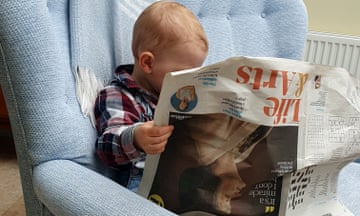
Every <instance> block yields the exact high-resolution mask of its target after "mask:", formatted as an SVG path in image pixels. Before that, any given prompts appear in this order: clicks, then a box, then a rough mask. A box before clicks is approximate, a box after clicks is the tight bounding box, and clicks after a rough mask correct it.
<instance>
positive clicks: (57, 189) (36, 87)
mask: <svg viewBox="0 0 360 216" xmlns="http://www.w3.org/2000/svg"><path fill="white" fill-rule="evenodd" d="M150 2H152V1H151V0H137V1H121V0H107V1H98V0H81V1H76V0H21V1H20V0H16V1H14V0H3V1H1V4H0V53H1V58H0V81H1V87H2V90H3V92H4V96H5V100H6V104H7V108H8V110H9V116H10V120H11V126H12V131H13V135H14V140H15V145H16V151H17V156H18V163H19V167H20V173H21V179H22V187H23V192H24V199H25V205H26V212H27V215H31V216H33V215H127V216H128V215H136V216H138V215H172V213H170V212H168V211H167V210H165V209H163V208H160V207H158V206H156V205H155V204H153V203H151V202H149V201H147V200H146V199H144V198H142V197H140V196H138V195H136V194H134V193H132V192H129V191H128V190H127V189H125V188H123V187H121V186H120V185H119V184H117V183H116V182H114V181H112V180H111V178H112V177H113V175H114V172H113V171H112V170H110V169H107V168H106V167H103V166H102V165H101V163H99V162H98V161H97V159H96V157H95V156H94V149H93V147H94V142H95V139H96V131H95V129H94V128H93V126H92V124H91V121H90V120H89V118H88V117H86V116H84V114H83V112H82V110H81V106H80V105H79V103H78V99H77V93H76V79H75V74H76V71H77V70H78V69H79V68H86V69H89V70H90V71H92V73H93V74H95V76H96V77H97V79H99V80H104V81H105V80H109V79H110V77H111V74H112V71H113V69H114V68H115V66H116V65H118V64H120V63H131V62H132V55H131V48H130V41H131V32H132V25H133V23H134V21H135V19H136V17H137V15H138V14H139V13H140V12H141V10H142V9H143V8H144V7H145V6H146V5H148V4H149V3H150ZM179 2H181V3H183V4H184V5H186V6H188V7H189V8H190V9H191V10H193V11H194V13H195V14H197V15H198V16H199V18H200V21H201V22H202V24H203V25H204V28H205V31H206V33H207V35H208V38H209V41H210V50H209V57H208V58H207V60H206V64H208V63H214V62H216V61H220V60H223V59H225V58H227V57H230V56H234V55H248V56H274V57H283V58H291V59H301V57H302V52H303V48H304V42H305V37H306V31H307V14H306V9H305V6H304V4H303V1H302V0H276V1H266V0H256V1H247V0H237V1H233V0H232V1H230V0H228V1H221V2H219V1H217V0H206V1H205V0H201V1H200V0H196V1H195V0H180V1H179ZM115 174H116V173H115ZM357 179H360V178H357Z"/></svg>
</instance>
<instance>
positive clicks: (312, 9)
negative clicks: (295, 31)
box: [304, 0, 360, 37]
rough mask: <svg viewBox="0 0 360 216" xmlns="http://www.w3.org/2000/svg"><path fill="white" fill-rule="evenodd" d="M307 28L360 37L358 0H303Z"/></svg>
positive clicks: (359, 4)
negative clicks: (306, 14) (307, 18)
mask: <svg viewBox="0 0 360 216" xmlns="http://www.w3.org/2000/svg"><path fill="white" fill-rule="evenodd" d="M304 3H305V5H306V8H307V10H308V16H309V30H310V31H320V32H331V33H339V34H346V35H353V36H358V37H360V0H304Z"/></svg>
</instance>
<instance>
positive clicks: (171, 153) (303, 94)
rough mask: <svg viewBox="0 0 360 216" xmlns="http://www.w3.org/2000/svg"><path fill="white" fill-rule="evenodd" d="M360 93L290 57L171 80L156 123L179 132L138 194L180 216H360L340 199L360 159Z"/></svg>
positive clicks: (339, 77)
mask: <svg viewBox="0 0 360 216" xmlns="http://www.w3.org/2000/svg"><path fill="white" fill-rule="evenodd" d="M359 88H360V84H359V81H358V80H357V79H355V78H353V77H352V76H351V75H350V74H349V73H348V72H347V71H346V70H345V69H341V68H335V67H329V66H321V65H313V64H310V63H307V62H302V61H296V60H288V59H280V58H260V57H259V58H252V57H251V58H250V57H233V58H230V59H227V60H225V61H223V62H219V63H216V64H212V65H208V66H205V67H201V68H196V69H192V70H186V71H180V72H174V73H169V74H168V75H167V76H166V77H165V80H164V85H163V89H162V92H161V94H160V99H159V103H158V106H157V109H156V112H155V123H156V124H157V125H167V124H172V125H174V127H175V130H174V132H173V134H172V136H171V137H170V138H169V140H168V143H167V146H166V150H165V151H164V152H163V153H162V154H161V155H149V156H148V157H147V159H146V162H145V170H144V176H143V180H142V182H141V184H140V187H139V191H138V193H139V194H141V195H142V196H145V197H147V198H148V199H149V200H152V201H154V202H156V203H157V204H159V205H160V206H162V207H164V208H167V209H169V210H171V211H173V212H175V213H177V214H180V215H238V216H250V215H284V216H288V215H291V216H298V215H299V216H300V215H301V216H304V215H311V216H314V215H315V216H316V215H319V216H348V215H349V216H350V215H353V214H352V213H351V212H349V210H348V209H347V208H346V207H345V206H344V205H343V204H342V203H341V201H340V200H339V199H338V198H337V195H336V190H337V179H338V175H339V172H340V170H341V168H342V167H344V166H345V165H346V164H348V163H350V162H351V161H353V160H354V159H356V158H358V157H360V97H359V93H360V91H359Z"/></svg>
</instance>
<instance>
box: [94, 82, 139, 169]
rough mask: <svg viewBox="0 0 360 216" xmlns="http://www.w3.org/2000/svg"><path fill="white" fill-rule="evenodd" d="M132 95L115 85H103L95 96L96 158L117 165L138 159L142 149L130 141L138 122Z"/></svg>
mask: <svg viewBox="0 0 360 216" xmlns="http://www.w3.org/2000/svg"><path fill="white" fill-rule="evenodd" d="M134 103H136V101H135V99H134V97H133V96H132V95H131V94H130V93H129V92H127V91H125V90H122V89H120V88H118V87H116V86H109V87H107V88H105V89H103V90H102V91H101V92H100V93H99V95H98V96H97V98H96V101H95V107H94V114H95V120H96V129H97V132H98V139H97V141H96V153H97V155H98V156H99V157H100V159H101V160H102V161H103V162H104V163H106V164H108V165H110V166H117V165H123V164H127V163H129V162H134V161H138V160H140V159H142V158H143V157H144V152H141V151H139V149H137V148H136V147H135V145H134V142H133V141H134V130H135V127H136V126H137V125H139V124H142V122H140V118H139V114H140V113H139V111H138V110H137V109H136V106H135V104H134Z"/></svg>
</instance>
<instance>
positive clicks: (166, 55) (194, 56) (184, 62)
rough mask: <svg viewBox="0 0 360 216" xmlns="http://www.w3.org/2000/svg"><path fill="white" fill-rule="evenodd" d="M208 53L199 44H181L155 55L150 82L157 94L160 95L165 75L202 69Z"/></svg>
mask: <svg viewBox="0 0 360 216" xmlns="http://www.w3.org/2000/svg"><path fill="white" fill-rule="evenodd" d="M206 55H207V52H206V51H204V49H203V48H202V47H199V44H198V43H195V42H187V43H179V44H176V45H174V46H171V47H169V48H166V49H164V50H161V51H160V52H158V53H156V54H155V59H154V62H153V68H152V70H153V76H152V77H151V79H150V80H149V81H150V82H151V85H152V86H153V88H154V89H155V91H156V92H157V93H160V90H161V86H162V82H163V80H164V77H165V74H166V73H169V72H173V71H179V70H184V69H190V68H195V67H200V66H201V65H202V64H203V62H204V60H205V58H206Z"/></svg>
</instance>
